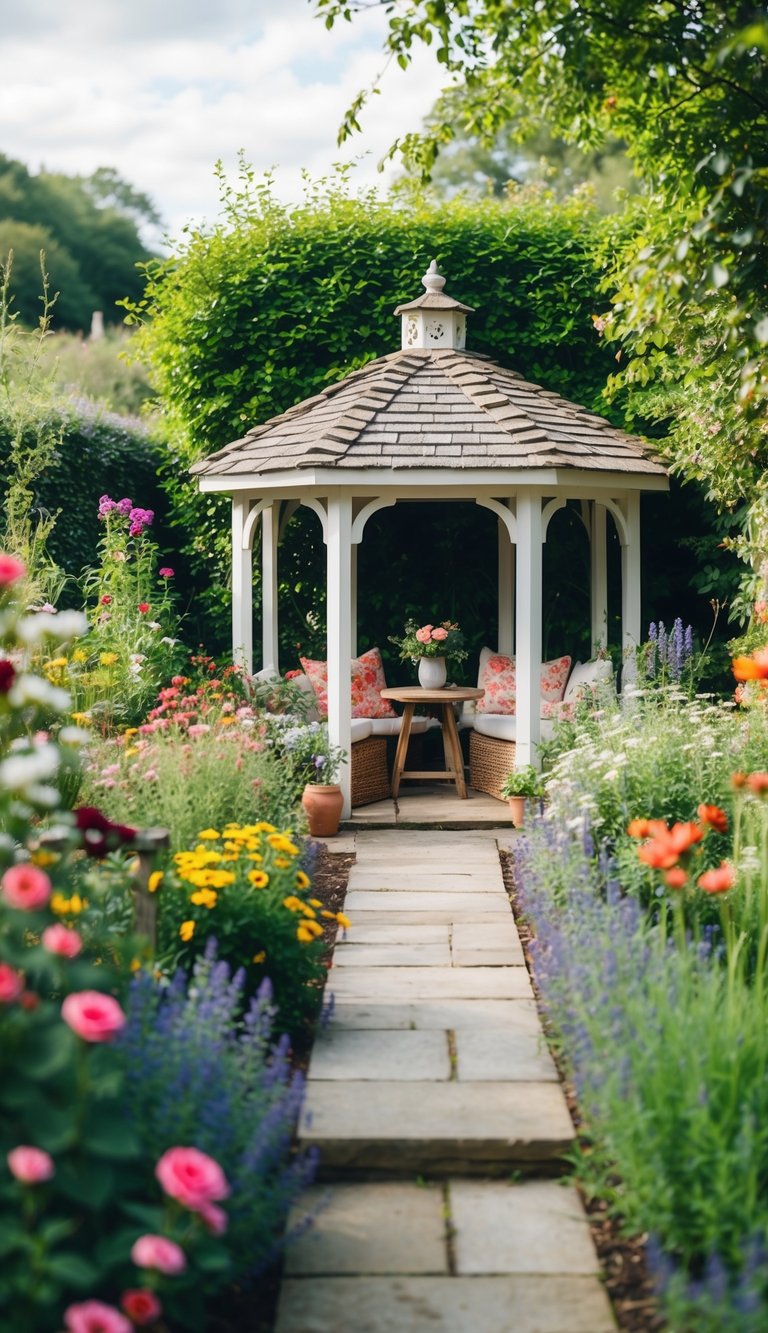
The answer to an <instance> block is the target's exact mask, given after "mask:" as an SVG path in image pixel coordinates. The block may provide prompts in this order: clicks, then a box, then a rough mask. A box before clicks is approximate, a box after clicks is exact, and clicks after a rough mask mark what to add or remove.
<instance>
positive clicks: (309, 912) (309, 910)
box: [301, 903, 317, 921]
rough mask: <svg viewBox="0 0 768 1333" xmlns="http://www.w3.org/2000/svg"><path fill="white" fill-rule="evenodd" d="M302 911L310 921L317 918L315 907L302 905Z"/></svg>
mask: <svg viewBox="0 0 768 1333" xmlns="http://www.w3.org/2000/svg"><path fill="white" fill-rule="evenodd" d="M301 911H302V914H303V915H304V916H306V917H308V918H309V920H310V921H311V920H313V919H314V917H316V916H317V912H316V911H315V909H314V907H307V905H306V903H302V904H301Z"/></svg>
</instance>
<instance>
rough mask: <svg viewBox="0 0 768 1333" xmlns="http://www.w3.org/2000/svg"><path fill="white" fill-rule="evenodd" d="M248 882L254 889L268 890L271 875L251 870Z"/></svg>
mask: <svg viewBox="0 0 768 1333" xmlns="http://www.w3.org/2000/svg"><path fill="white" fill-rule="evenodd" d="M248 880H249V882H250V883H251V884H252V885H253V887H254V889H266V887H267V885H268V884H269V875H268V874H267V872H266V871H265V870H249V871H248Z"/></svg>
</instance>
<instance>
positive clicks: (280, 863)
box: [275, 856, 291, 870]
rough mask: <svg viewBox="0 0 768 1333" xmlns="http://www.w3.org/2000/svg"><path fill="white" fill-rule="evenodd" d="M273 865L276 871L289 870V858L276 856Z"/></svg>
mask: <svg viewBox="0 0 768 1333" xmlns="http://www.w3.org/2000/svg"><path fill="white" fill-rule="evenodd" d="M275 865H276V866H277V868H278V870H290V868H291V862H290V858H289V857H287V856H276V857H275Z"/></svg>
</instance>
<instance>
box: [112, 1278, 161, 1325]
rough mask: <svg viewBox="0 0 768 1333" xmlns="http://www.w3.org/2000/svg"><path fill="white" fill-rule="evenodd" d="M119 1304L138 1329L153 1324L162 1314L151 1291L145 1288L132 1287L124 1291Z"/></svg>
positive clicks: (159, 1305)
mask: <svg viewBox="0 0 768 1333" xmlns="http://www.w3.org/2000/svg"><path fill="white" fill-rule="evenodd" d="M120 1304H121V1305H122V1307H123V1309H124V1311H125V1313H126V1314H127V1315H128V1317H129V1318H130V1319H132V1320H133V1322H134V1324H136V1325H138V1327H139V1328H144V1327H145V1326H146V1325H147V1324H154V1323H155V1322H156V1321H157V1320H158V1319H159V1318H160V1316H161V1314H162V1313H163V1307H162V1305H161V1304H160V1302H159V1300H158V1299H157V1297H156V1295H155V1293H154V1292H153V1291H148V1290H147V1289H146V1287H132V1288H130V1289H129V1290H128V1291H124V1292H123V1294H122V1296H121V1297H120Z"/></svg>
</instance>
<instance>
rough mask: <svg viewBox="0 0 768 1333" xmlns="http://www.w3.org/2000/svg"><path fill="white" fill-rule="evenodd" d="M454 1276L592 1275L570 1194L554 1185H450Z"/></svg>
mask: <svg viewBox="0 0 768 1333" xmlns="http://www.w3.org/2000/svg"><path fill="white" fill-rule="evenodd" d="M450 1200H451V1221H452V1223H453V1228H454V1236H453V1244H454V1252H455V1255H456V1271H457V1273H463V1274H465V1275H470V1274H477V1273H542V1274H544V1273H583V1274H588V1273H597V1271H598V1263H597V1254H596V1253H595V1247H594V1244H593V1243H592V1236H591V1234H590V1230H589V1223H588V1222H587V1219H586V1215H585V1213H584V1208H583V1207H582V1203H581V1199H580V1198H579V1196H578V1194H577V1193H576V1190H575V1189H573V1188H572V1187H570V1186H564V1185H561V1184H559V1183H558V1182H557V1181H554V1180H523V1181H517V1182H516V1183H510V1182H507V1181H502V1180H452V1181H451V1184H450Z"/></svg>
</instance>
